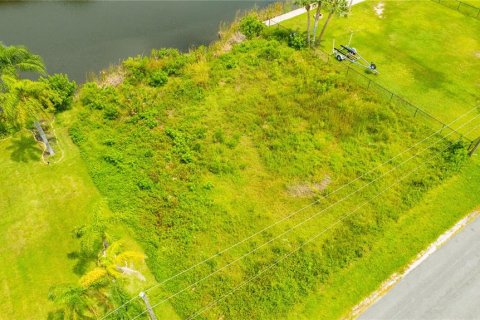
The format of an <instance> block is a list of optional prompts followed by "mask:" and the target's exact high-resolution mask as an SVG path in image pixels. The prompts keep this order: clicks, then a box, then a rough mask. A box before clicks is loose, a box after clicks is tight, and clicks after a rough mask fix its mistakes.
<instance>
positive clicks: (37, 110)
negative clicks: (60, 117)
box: [0, 75, 53, 129]
mask: <svg viewBox="0 0 480 320" xmlns="http://www.w3.org/2000/svg"><path fill="white" fill-rule="evenodd" d="M0 79H1V81H2V85H3V88H4V91H3V92H0V105H1V106H2V117H3V118H4V119H5V120H6V121H8V123H9V124H10V125H11V126H12V127H14V128H17V129H18V128H19V127H22V126H25V125H27V124H31V122H32V121H34V120H36V119H38V118H41V117H42V116H46V115H47V111H51V110H52V109H53V105H52V102H51V100H50V99H49V95H48V88H47V85H46V83H44V82H40V81H32V80H28V79H18V78H17V77H16V76H14V75H4V76H2V77H1V78H0Z"/></svg>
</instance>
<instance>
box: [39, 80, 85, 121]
mask: <svg viewBox="0 0 480 320" xmlns="http://www.w3.org/2000/svg"><path fill="white" fill-rule="evenodd" d="M41 81H44V82H45V83H46V84H47V85H48V87H49V89H50V92H49V99H50V100H51V102H52V104H53V107H54V108H55V112H61V111H65V110H67V109H70V107H71V106H72V102H73V96H74V94H75V89H76V87H77V84H76V83H75V81H69V80H68V76H67V75H65V74H54V75H53V76H49V77H48V78H42V79H41Z"/></svg>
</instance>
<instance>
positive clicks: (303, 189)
mask: <svg viewBox="0 0 480 320" xmlns="http://www.w3.org/2000/svg"><path fill="white" fill-rule="evenodd" d="M331 181H332V179H331V178H330V176H325V178H323V179H322V181H320V182H314V183H310V184H309V183H301V184H294V185H290V186H288V187H287V193H288V194H289V195H290V196H292V197H298V198H309V197H313V196H314V195H315V194H316V193H318V192H321V191H323V190H325V189H326V188H327V187H328V185H329V184H330V182H331Z"/></svg>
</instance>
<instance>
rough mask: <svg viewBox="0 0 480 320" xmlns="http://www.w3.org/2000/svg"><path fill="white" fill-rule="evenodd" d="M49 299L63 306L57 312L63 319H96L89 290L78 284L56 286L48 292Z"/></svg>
mask: <svg viewBox="0 0 480 320" xmlns="http://www.w3.org/2000/svg"><path fill="white" fill-rule="evenodd" d="M48 299H49V300H51V301H53V302H55V303H56V304H58V305H60V306H61V307H62V309H61V310H59V311H57V312H56V313H57V314H58V315H60V317H61V318H63V319H69V320H70V319H71V320H77V319H95V318H96V317H95V313H94V312H92V305H91V300H90V299H89V297H88V295H87V290H86V289H85V288H82V287H80V286H76V285H62V286H56V287H54V288H52V289H51V290H50V292H49V293H48Z"/></svg>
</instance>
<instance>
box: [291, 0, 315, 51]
mask: <svg viewBox="0 0 480 320" xmlns="http://www.w3.org/2000/svg"><path fill="white" fill-rule="evenodd" d="M295 4H298V5H300V6H302V7H304V8H305V10H307V43H308V46H310V9H311V8H312V0H296V1H295Z"/></svg>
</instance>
